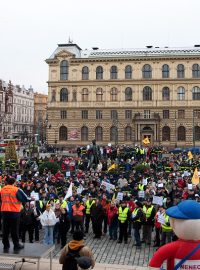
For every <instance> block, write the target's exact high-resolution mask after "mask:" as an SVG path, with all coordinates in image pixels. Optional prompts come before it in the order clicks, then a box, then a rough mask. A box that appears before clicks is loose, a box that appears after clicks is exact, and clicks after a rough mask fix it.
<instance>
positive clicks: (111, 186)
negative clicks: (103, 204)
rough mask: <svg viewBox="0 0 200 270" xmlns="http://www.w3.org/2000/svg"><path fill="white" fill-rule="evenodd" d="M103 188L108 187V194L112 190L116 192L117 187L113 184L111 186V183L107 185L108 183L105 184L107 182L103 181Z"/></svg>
mask: <svg viewBox="0 0 200 270" xmlns="http://www.w3.org/2000/svg"><path fill="white" fill-rule="evenodd" d="M101 186H104V187H106V190H107V191H108V192H110V190H111V189H112V190H115V186H114V185H112V184H110V183H107V182H105V181H102V182H101Z"/></svg>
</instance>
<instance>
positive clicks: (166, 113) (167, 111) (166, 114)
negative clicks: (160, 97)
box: [163, 110, 169, 119]
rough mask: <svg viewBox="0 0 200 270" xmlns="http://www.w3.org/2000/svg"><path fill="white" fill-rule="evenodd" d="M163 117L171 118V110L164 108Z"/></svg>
mask: <svg viewBox="0 0 200 270" xmlns="http://www.w3.org/2000/svg"><path fill="white" fill-rule="evenodd" d="M163 119H169V110H163Z"/></svg>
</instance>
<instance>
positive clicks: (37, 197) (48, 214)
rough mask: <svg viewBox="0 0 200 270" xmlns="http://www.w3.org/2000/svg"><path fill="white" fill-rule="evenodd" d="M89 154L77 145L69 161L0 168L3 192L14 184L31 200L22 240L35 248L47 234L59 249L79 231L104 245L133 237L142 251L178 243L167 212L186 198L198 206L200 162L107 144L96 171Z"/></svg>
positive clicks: (46, 240)
mask: <svg viewBox="0 0 200 270" xmlns="http://www.w3.org/2000/svg"><path fill="white" fill-rule="evenodd" d="M90 154H91V153H90V149H89V148H87V147H82V148H81V147H78V148H77V155H74V156H71V157H70V156H65V155H56V154H54V155H52V156H51V157H49V158H47V157H45V158H27V157H26V158H25V157H23V158H21V159H20V160H19V164H17V166H15V167H14V168H13V167H12V168H11V169H9V168H6V169H5V168H4V167H3V165H2V166H0V183H1V187H3V186H4V185H5V184H6V181H7V180H8V179H13V178H14V179H15V180H16V182H15V185H16V186H17V187H18V188H20V190H23V192H24V193H25V194H26V195H27V198H32V201H31V200H24V201H23V208H22V209H21V216H20V226H19V228H20V230H19V231H20V238H21V240H22V242H25V241H27V233H28V238H29V239H28V240H29V242H30V243H34V242H37V241H40V240H41V239H39V237H40V235H41V234H40V230H41V229H42V228H43V229H44V234H42V235H43V241H44V244H45V245H50V244H53V243H56V244H60V246H61V248H63V247H64V246H65V245H66V242H67V236H68V235H69V234H73V233H74V232H75V231H82V232H83V233H84V235H83V237H84V238H87V235H88V233H89V232H93V234H94V238H96V239H99V240H100V239H101V238H102V237H104V236H105V235H107V234H108V235H109V237H110V240H112V241H117V243H119V244H120V243H122V242H123V243H125V244H126V243H127V241H128V237H132V238H133V244H134V245H135V246H136V247H137V248H141V245H142V244H143V243H144V244H146V245H153V246H155V247H159V246H161V245H164V244H165V243H167V242H171V241H173V240H175V239H176V236H175V235H174V233H173V230H172V228H171V226H170V223H169V217H168V216H167V215H166V213H165V210H166V209H167V208H169V207H171V206H173V205H176V204H178V203H179V202H180V201H182V200H187V199H191V200H196V201H199V200H200V190H199V185H198V184H196V185H193V184H192V176H193V172H194V170H195V168H197V169H198V168H199V167H200V161H199V157H198V156H192V157H191V156H190V157H188V154H187V153H181V154H179V155H172V154H169V153H168V152H167V151H166V150H165V149H164V148H163V147H139V146H134V147H127V146H119V147H112V146H107V147H102V148H100V156H99V157H98V160H99V163H98V164H96V165H94V166H92V165H91V162H90ZM49 164H50V165H49ZM55 164H56V165H57V167H55ZM88 164H90V166H88ZM45 165H46V167H45ZM51 165H52V166H51ZM55 168H56V169H55ZM70 189H72V190H71V192H70ZM0 223H1V222H0Z"/></svg>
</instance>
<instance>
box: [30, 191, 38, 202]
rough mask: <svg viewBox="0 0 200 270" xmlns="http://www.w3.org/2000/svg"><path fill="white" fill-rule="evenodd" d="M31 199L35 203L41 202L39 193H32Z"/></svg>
mask: <svg viewBox="0 0 200 270" xmlns="http://www.w3.org/2000/svg"><path fill="white" fill-rule="evenodd" d="M31 197H32V198H34V199H35V201H39V193H37V192H34V191H32V192H31Z"/></svg>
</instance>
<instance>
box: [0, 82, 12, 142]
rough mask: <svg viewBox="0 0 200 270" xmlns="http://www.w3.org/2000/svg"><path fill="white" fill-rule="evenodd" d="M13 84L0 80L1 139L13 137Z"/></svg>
mask: <svg viewBox="0 0 200 270" xmlns="http://www.w3.org/2000/svg"><path fill="white" fill-rule="evenodd" d="M12 113H13V85H12V84H11V81H10V82H9V83H8V84H7V83H6V82H5V81H3V80H0V139H4V138H10V137H12Z"/></svg>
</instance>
